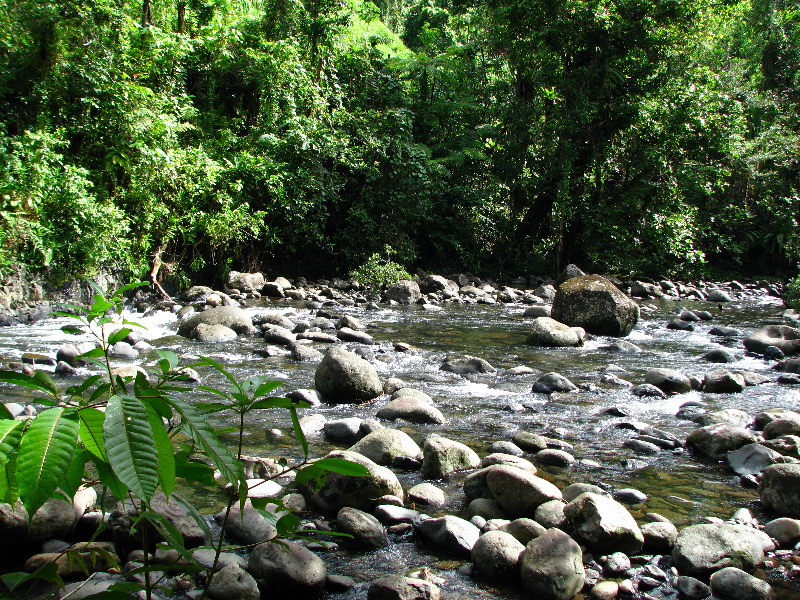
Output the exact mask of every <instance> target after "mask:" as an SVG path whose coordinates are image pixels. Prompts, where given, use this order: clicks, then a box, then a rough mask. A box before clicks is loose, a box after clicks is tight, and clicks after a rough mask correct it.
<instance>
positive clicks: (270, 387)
mask: <svg viewBox="0 0 800 600" xmlns="http://www.w3.org/2000/svg"><path fill="white" fill-rule="evenodd" d="M281 385H283V384H282V383H281V382H280V381H265V382H264V383H262V384H261V385H259V386H258V388H257V389H256V391H255V393H254V394H253V398H260V397H261V396H266V395H267V394H269V393H270V392H272V391H274V390H276V389H277V388H279V387H280V386H281Z"/></svg>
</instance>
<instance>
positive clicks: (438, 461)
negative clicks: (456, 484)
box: [422, 433, 481, 479]
mask: <svg viewBox="0 0 800 600" xmlns="http://www.w3.org/2000/svg"><path fill="white" fill-rule="evenodd" d="M480 465H481V459H480V457H479V456H478V454H477V453H476V452H475V451H474V450H473V449H472V448H470V447H469V446H467V445H465V444H462V443H461V442H456V441H455V440H450V439H447V438H445V437H442V436H440V435H437V434H435V433H434V434H431V435H429V436H428V437H427V438H426V439H425V444H424V445H423V447H422V476H423V477H425V478H427V479H444V478H445V477H447V476H448V475H451V474H452V473H456V472H458V471H467V470H469V469H477V468H478V467H479V466H480Z"/></svg>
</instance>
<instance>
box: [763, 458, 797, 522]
mask: <svg viewBox="0 0 800 600" xmlns="http://www.w3.org/2000/svg"><path fill="white" fill-rule="evenodd" d="M758 491H759V494H760V495H761V503H762V504H763V505H764V508H765V509H766V510H768V511H770V512H773V513H775V514H776V515H779V516H781V517H794V518H797V517H800V464H776V465H772V466H769V467H767V468H766V469H764V472H763V473H762V474H761V480H760V482H759V486H758Z"/></svg>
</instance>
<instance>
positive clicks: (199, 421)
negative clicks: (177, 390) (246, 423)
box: [167, 398, 247, 494]
mask: <svg viewBox="0 0 800 600" xmlns="http://www.w3.org/2000/svg"><path fill="white" fill-rule="evenodd" d="M167 402H169V404H170V405H172V408H173V409H174V410H175V412H177V413H178V414H179V415H181V418H182V419H183V426H184V429H185V431H186V433H187V434H188V435H189V437H190V438H191V439H192V441H194V443H195V444H197V445H198V446H199V447H200V448H201V449H202V451H203V452H204V453H205V454H206V455H207V456H208V457H209V458H210V459H211V461H212V462H213V464H214V466H216V467H217V469H219V471H220V473H221V474H222V476H223V477H224V478H225V479H227V480H228V481H229V482H230V483H231V484H233V485H234V486H236V487H238V489H239V493H240V494H246V493H247V486H246V485H245V476H244V469H243V468H242V463H241V461H239V460H237V458H236V457H235V456H234V455H233V454H231V452H230V451H229V450H228V449H227V448H226V447H225V445H224V444H223V443H222V442H221V441H220V440H219V438H218V437H217V435H216V434H215V433H214V430H213V429H212V428H211V425H209V424H208V420H207V419H206V417H205V416H204V415H202V414H200V413H199V412H197V411H196V410H195V409H194V407H192V406H191V405H189V404H187V403H185V402H183V401H182V400H179V399H177V398H168V399H167Z"/></svg>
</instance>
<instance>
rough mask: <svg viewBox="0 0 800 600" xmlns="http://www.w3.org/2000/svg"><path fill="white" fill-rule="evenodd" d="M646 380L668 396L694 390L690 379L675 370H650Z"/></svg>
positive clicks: (645, 376)
mask: <svg viewBox="0 0 800 600" xmlns="http://www.w3.org/2000/svg"><path fill="white" fill-rule="evenodd" d="M644 380H645V382H646V383H649V384H650V385H654V386H656V387H657V388H658V389H660V390H661V391H662V392H665V393H667V394H685V393H686V392H690V391H691V390H692V383H691V381H689V378H688V377H687V376H686V375H684V374H683V373H681V372H679V371H676V370H674V369H650V370H649V371H648V372H647V373H645V375H644Z"/></svg>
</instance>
